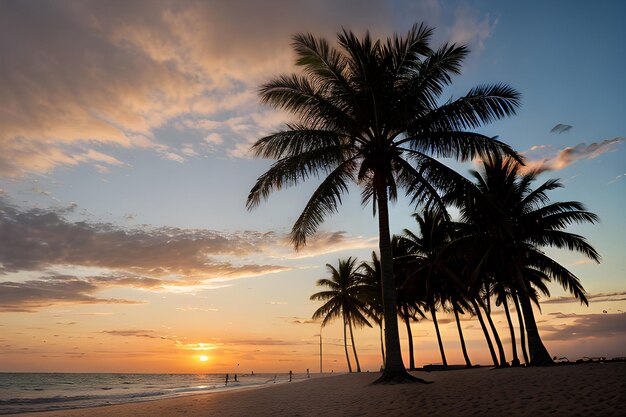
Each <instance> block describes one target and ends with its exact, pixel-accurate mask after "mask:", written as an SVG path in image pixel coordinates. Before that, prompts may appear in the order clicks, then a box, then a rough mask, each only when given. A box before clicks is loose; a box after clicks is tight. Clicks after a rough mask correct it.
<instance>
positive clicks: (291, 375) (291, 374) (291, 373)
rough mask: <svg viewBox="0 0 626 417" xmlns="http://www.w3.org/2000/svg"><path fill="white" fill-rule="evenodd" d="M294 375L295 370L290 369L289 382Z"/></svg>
mask: <svg viewBox="0 0 626 417" xmlns="http://www.w3.org/2000/svg"><path fill="white" fill-rule="evenodd" d="M292 377H293V372H291V371H289V382H291V378H292Z"/></svg>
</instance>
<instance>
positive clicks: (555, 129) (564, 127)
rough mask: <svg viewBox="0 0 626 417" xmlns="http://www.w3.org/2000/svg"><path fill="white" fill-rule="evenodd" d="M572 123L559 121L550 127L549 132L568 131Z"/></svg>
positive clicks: (559, 132)
mask: <svg viewBox="0 0 626 417" xmlns="http://www.w3.org/2000/svg"><path fill="white" fill-rule="evenodd" d="M572 127H573V126H572V125H564V124H562V123H559V124H557V125H555V126H554V127H553V128H552V129H550V133H558V134H561V133H565V132H569V131H570V130H571V129H572Z"/></svg>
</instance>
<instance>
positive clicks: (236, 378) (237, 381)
mask: <svg viewBox="0 0 626 417" xmlns="http://www.w3.org/2000/svg"><path fill="white" fill-rule="evenodd" d="M235 382H238V381H237V374H235Z"/></svg>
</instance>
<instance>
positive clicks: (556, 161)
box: [524, 136, 626, 173]
mask: <svg viewBox="0 0 626 417" xmlns="http://www.w3.org/2000/svg"><path fill="white" fill-rule="evenodd" d="M624 141H626V138H625V137H621V136H619V137H615V138H613V139H606V140H603V141H602V142H594V143H592V144H589V145H587V144H585V143H580V144H578V145H576V146H574V147H567V148H565V149H561V150H560V151H558V152H557V153H556V155H553V156H548V157H543V158H540V159H528V160H527V161H526V166H525V167H524V171H526V172H530V171H535V172H538V173H541V172H545V171H556V170H560V169H563V168H566V167H568V166H570V165H571V164H573V163H575V162H576V161H579V160H581V159H593V158H596V157H598V156H600V155H602V154H603V153H606V152H609V151H611V150H613V149H614V148H615V146H617V145H618V144H620V143H622V142H624ZM533 148H536V147H534V146H533ZM533 148H531V150H534V149H533ZM536 149H538V148H536Z"/></svg>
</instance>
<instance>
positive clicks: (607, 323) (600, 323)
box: [541, 313, 626, 341]
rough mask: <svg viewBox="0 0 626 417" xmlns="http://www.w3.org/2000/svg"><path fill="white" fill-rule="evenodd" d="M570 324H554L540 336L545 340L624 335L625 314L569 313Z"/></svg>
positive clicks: (625, 329)
mask: <svg viewBox="0 0 626 417" xmlns="http://www.w3.org/2000/svg"><path fill="white" fill-rule="evenodd" d="M561 318H572V319H574V321H573V322H572V323H571V324H564V325H560V326H559V325H555V326H552V327H551V328H550V329H546V328H543V327H542V328H541V330H542V331H543V330H547V332H546V333H545V334H544V335H543V336H542V337H543V338H544V339H545V340H562V341H570V340H572V339H586V338H607V337H615V336H622V337H624V335H626V314H624V313H619V314H584V315H577V314H571V315H566V316H564V317H561Z"/></svg>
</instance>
